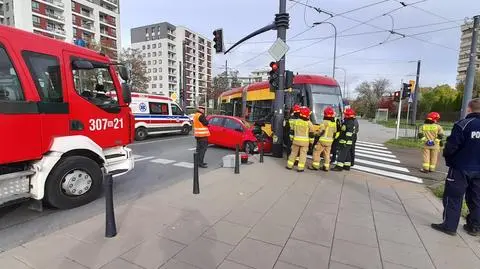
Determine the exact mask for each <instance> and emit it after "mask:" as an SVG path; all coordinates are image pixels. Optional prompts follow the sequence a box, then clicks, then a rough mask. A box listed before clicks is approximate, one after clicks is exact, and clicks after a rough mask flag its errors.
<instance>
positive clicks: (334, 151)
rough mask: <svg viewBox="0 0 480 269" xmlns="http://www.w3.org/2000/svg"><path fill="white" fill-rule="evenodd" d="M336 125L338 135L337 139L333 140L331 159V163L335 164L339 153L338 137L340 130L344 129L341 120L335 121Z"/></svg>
mask: <svg viewBox="0 0 480 269" xmlns="http://www.w3.org/2000/svg"><path fill="white" fill-rule="evenodd" d="M335 123H336V124H337V133H336V134H335V137H334V139H333V143H332V150H331V155H332V157H331V159H330V161H331V162H332V163H334V164H336V163H337V155H338V154H337V153H338V136H339V135H340V128H341V127H342V122H341V121H340V119H336V120H335Z"/></svg>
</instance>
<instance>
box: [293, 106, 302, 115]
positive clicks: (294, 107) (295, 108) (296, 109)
mask: <svg viewBox="0 0 480 269" xmlns="http://www.w3.org/2000/svg"><path fill="white" fill-rule="evenodd" d="M300 108H301V107H300V105H298V104H295V105H293V107H292V111H293V113H300Z"/></svg>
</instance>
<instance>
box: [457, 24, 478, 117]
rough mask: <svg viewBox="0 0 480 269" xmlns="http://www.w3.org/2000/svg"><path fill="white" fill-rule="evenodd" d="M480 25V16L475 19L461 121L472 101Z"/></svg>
mask: <svg viewBox="0 0 480 269" xmlns="http://www.w3.org/2000/svg"><path fill="white" fill-rule="evenodd" d="M479 24H480V15H477V16H475V17H473V31H472V44H471V46H470V60H469V63H468V68H467V78H466V80H465V90H464V93H463V102H462V110H461V116H460V119H463V118H465V116H466V115H467V106H468V102H470V100H471V99H472V92H473V84H474V80H475V62H476V61H475V60H476V58H477V42H478V27H479Z"/></svg>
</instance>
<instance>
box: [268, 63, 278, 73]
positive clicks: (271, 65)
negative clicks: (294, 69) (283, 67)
mask: <svg viewBox="0 0 480 269" xmlns="http://www.w3.org/2000/svg"><path fill="white" fill-rule="evenodd" d="M270 68H272V71H274V72H276V71H277V70H278V63H276V62H271V63H270Z"/></svg>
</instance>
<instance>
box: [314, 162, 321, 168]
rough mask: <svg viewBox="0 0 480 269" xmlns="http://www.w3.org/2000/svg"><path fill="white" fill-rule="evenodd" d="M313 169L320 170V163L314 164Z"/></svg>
mask: <svg viewBox="0 0 480 269" xmlns="http://www.w3.org/2000/svg"><path fill="white" fill-rule="evenodd" d="M312 166H313V168H317V169H318V168H320V162H312Z"/></svg>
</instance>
